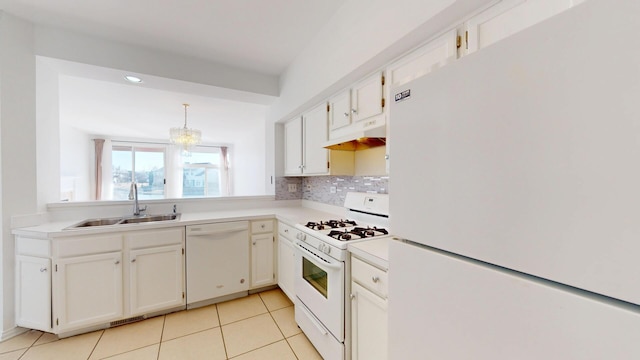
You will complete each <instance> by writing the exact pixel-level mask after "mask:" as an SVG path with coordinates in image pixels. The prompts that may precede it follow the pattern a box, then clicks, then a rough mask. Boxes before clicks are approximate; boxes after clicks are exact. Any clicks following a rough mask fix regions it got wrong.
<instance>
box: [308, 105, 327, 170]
mask: <svg viewBox="0 0 640 360" xmlns="http://www.w3.org/2000/svg"><path fill="white" fill-rule="evenodd" d="M302 130H303V132H304V137H303V148H304V151H303V152H302V157H303V158H304V161H303V163H302V172H303V173H304V174H307V175H322V174H328V173H329V151H328V150H327V149H325V148H324V147H323V146H322V145H323V144H324V142H326V141H327V136H328V129H327V105H326V104H325V103H322V104H320V105H318V106H316V107H315V108H313V109H311V110H310V111H309V112H307V113H305V114H303V115H302Z"/></svg>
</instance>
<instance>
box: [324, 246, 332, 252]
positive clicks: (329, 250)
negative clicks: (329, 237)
mask: <svg viewBox="0 0 640 360" xmlns="http://www.w3.org/2000/svg"><path fill="white" fill-rule="evenodd" d="M330 252H331V246H329V245H325V247H324V253H325V254H328V253H330Z"/></svg>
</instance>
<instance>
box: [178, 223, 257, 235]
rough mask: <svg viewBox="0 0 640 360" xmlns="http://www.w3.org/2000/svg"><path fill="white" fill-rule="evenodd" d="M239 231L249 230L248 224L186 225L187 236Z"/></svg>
mask: <svg viewBox="0 0 640 360" xmlns="http://www.w3.org/2000/svg"><path fill="white" fill-rule="evenodd" d="M241 231H249V225H248V224H247V223H244V222H243V223H240V224H224V223H223V224H216V225H204V226H189V227H187V236H209V235H220V234H231V233H237V232H241Z"/></svg>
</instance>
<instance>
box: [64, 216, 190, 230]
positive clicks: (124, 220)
mask: <svg viewBox="0 0 640 360" xmlns="http://www.w3.org/2000/svg"><path fill="white" fill-rule="evenodd" d="M179 217H180V214H161V215H142V216H133V217H119V218H104V219H87V220H83V221H81V222H79V223H77V224H75V225H71V226H69V227H67V228H65V230H69V229H80V228H87V227H95V226H113V225H125V224H140V223H149V222H156V221H171V220H176V219H178V218H179Z"/></svg>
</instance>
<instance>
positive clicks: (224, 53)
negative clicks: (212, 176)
mask: <svg viewBox="0 0 640 360" xmlns="http://www.w3.org/2000/svg"><path fill="white" fill-rule="evenodd" d="M345 2H346V0H322V1H312V0H269V1H265V0H233V1H222V0H218V1H214V0H208V1H202V0H181V1H169V0H156V1H150V0H143V1H129V0H104V1H86V0H56V1H51V0H0V9H2V10H4V11H6V12H8V13H11V14H13V15H16V16H19V17H22V18H25V19H27V20H30V21H32V22H33V23H36V24H43V25H47V26H53V27H57V28H61V29H66V30H70V31H73V32H77V33H81V34H86V35H90V36H96V37H100V38H105V39H108V40H113V41H117V42H121V43H125V44H131V45H139V46H144V47H146V48H152V49H157V50H160V51H165V52H169V53H176V54H180V55H183V56H187V57H193V58H198V59H202V60H205V61H209V62H213V63H220V64H224V65H228V66H233V67H237V68H240V69H246V70H250V71H252V72H257V73H261V74H266V75H275V76H278V75H280V74H281V73H282V72H283V71H284V70H285V69H286V68H287V66H289V64H291V63H292V61H293V60H294V59H295V57H296V56H297V55H298V54H299V53H301V52H302V50H303V49H304V47H305V46H306V44H307V43H308V42H309V41H310V40H311V39H313V37H314V36H315V35H316V34H317V33H318V32H319V31H320V30H321V29H322V27H323V26H324V25H325V24H326V23H327V22H328V21H329V19H330V18H331V17H332V16H333V14H334V13H336V11H338V9H339V8H340V6H342V4H343V3H345ZM41 60H42V59H41ZM44 61H47V64H48V66H50V67H51V68H53V69H55V70H56V71H58V72H59V73H60V83H59V98H60V104H59V105H60V107H59V111H60V122H61V123H62V124H63V125H67V126H72V127H75V128H78V129H80V130H81V131H83V132H86V133H88V134H92V135H106V136H112V137H127V138H143V139H147V138H149V139H159V140H161V139H166V138H167V136H168V128H169V127H177V126H182V122H183V120H184V109H183V107H182V104H183V103H189V104H191V106H190V107H189V113H188V114H189V127H194V128H198V129H200V130H202V131H203V140H204V142H208V143H229V142H230V139H232V138H233V137H234V136H240V135H239V134H238V131H241V129H242V125H244V126H245V129H246V126H252V124H255V121H256V120H259V121H262V122H264V119H265V117H266V112H267V109H268V106H269V105H270V104H271V103H272V102H273V101H274V100H275V98H274V97H271V96H265V95H260V94H252V93H247V92H240V91H233V90H231V89H221V88H216V87H213V86H207V85H203V84H194V83H187V82H184V81H176V80H171V79H166V78H159V77H151V76H148V75H146V76H145V78H144V79H143V80H144V82H143V83H142V84H139V85H132V84H130V83H126V82H125V81H124V80H123V75H124V74H123V73H122V71H119V70H114V69H106V68H100V67H97V66H92V65H87V64H78V63H73V62H68V61H64V60H57V59H46V58H45V60H44ZM238 129H240V130H238ZM225 140H226V141H225Z"/></svg>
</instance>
